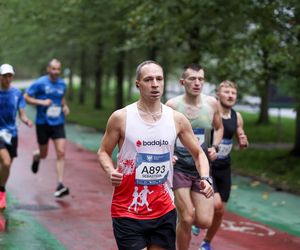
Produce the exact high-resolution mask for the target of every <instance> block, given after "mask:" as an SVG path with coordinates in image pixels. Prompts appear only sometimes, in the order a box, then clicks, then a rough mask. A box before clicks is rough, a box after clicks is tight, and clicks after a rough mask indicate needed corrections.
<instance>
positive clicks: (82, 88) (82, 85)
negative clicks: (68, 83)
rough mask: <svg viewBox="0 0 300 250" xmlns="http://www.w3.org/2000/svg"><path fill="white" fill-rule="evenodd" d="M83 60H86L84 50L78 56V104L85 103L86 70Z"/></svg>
mask: <svg viewBox="0 0 300 250" xmlns="http://www.w3.org/2000/svg"><path fill="white" fill-rule="evenodd" d="M85 59H86V53H85V49H83V50H82V51H81V56H80V69H81V74H80V76H81V79H80V88H79V104H84V103H85V90H86V76H87V73H86V68H85Z"/></svg>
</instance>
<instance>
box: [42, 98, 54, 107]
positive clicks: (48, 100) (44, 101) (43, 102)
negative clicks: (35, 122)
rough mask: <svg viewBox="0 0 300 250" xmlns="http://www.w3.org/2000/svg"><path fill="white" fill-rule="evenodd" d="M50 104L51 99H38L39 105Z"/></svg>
mask: <svg viewBox="0 0 300 250" xmlns="http://www.w3.org/2000/svg"><path fill="white" fill-rule="evenodd" d="M51 104H52V101H51V99H46V100H40V105H41V106H50V105H51Z"/></svg>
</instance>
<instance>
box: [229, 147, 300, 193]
mask: <svg viewBox="0 0 300 250" xmlns="http://www.w3.org/2000/svg"><path fill="white" fill-rule="evenodd" d="M231 156H232V170H233V171H234V172H236V173H239V174H242V175H246V176H252V177H254V178H256V179H258V180H261V181H264V182H266V183H268V184H270V185H272V186H274V187H276V188H278V189H283V190H286V191H291V192H294V193H300V192H299V190H300V178H299V177H300V159H299V158H296V157H292V156H291V155H290V154H289V151H288V150H287V149H272V150H262V149H247V150H244V151H239V150H233V152H232V154H231Z"/></svg>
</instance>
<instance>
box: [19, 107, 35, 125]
mask: <svg viewBox="0 0 300 250" xmlns="http://www.w3.org/2000/svg"><path fill="white" fill-rule="evenodd" d="M19 118H20V120H21V121H22V122H23V123H24V124H26V125H27V126H28V127H30V128H31V127H32V121H31V120H30V119H29V118H28V116H27V115H26V113H25V110H24V109H19Z"/></svg>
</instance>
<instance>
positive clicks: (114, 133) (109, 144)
mask: <svg viewBox="0 0 300 250" xmlns="http://www.w3.org/2000/svg"><path fill="white" fill-rule="evenodd" d="M123 113H124V111H123V110H117V111H115V112H114V113H113V114H112V115H111V116H110V118H109V119H108V122H107V126H106V131H105V134H104V136H103V138H102V142H101V146H100V148H99V150H98V161H99V164H100V166H101V167H102V169H103V170H104V172H105V173H106V174H107V176H108V178H109V179H110V181H111V183H112V185H113V186H119V185H120V184H121V182H122V179H123V174H122V173H120V172H118V169H116V168H115V167H114V164H113V160H112V153H113V150H114V148H115V146H116V145H119V146H120V141H121V140H122V126H123V124H124V119H125V118H124V114H123Z"/></svg>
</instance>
